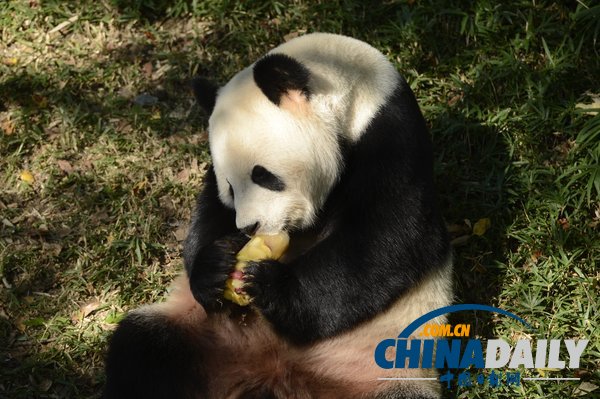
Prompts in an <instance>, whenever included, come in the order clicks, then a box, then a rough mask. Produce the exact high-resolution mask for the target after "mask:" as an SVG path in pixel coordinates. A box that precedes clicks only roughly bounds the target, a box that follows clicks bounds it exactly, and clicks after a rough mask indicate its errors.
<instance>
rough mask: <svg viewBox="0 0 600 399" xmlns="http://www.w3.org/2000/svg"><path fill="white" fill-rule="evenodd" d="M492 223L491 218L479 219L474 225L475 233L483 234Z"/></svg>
mask: <svg viewBox="0 0 600 399" xmlns="http://www.w3.org/2000/svg"><path fill="white" fill-rule="evenodd" d="M491 225H492V221H491V220H490V219H489V218H483V219H479V220H478V221H477V222H475V224H474V225H473V234H475V235H478V236H482V235H484V234H485V232H486V231H487V230H488V229H489V228H490V226H491Z"/></svg>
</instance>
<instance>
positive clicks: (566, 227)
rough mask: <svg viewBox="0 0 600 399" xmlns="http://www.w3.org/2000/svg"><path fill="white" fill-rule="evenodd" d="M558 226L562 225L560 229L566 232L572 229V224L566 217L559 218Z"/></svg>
mask: <svg viewBox="0 0 600 399" xmlns="http://www.w3.org/2000/svg"><path fill="white" fill-rule="evenodd" d="M558 224H560V227H561V228H562V229H563V230H564V231H567V230H569V228H571V224H570V223H569V220H568V219H567V218H565V217H562V218H559V219H558Z"/></svg>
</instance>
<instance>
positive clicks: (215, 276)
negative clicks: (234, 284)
mask: <svg viewBox="0 0 600 399" xmlns="http://www.w3.org/2000/svg"><path fill="white" fill-rule="evenodd" d="M246 242H248V237H246V236H245V235H243V234H241V233H235V234H231V235H228V236H225V237H223V238H221V239H218V240H216V241H215V242H213V243H212V244H209V245H207V246H205V247H204V248H203V249H202V250H201V251H200V252H199V254H198V256H196V258H195V259H194V264H193V267H192V268H191V271H190V272H189V279H190V288H191V291H192V294H193V295H194V298H195V299H196V300H197V301H198V302H199V303H200V304H201V305H202V306H203V307H204V309H205V310H207V311H209V312H211V311H213V312H214V311H219V310H222V309H225V307H226V306H225V300H224V299H223V291H224V289H225V282H226V281H227V279H228V278H229V275H230V274H231V272H232V271H233V269H234V267H235V264H236V262H237V260H236V255H237V253H238V252H239V250H240V249H242V247H243V246H244V245H245V244H246Z"/></svg>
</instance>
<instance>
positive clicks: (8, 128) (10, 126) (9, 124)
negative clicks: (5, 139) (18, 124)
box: [0, 119, 15, 136]
mask: <svg viewBox="0 0 600 399" xmlns="http://www.w3.org/2000/svg"><path fill="white" fill-rule="evenodd" d="M0 129H2V131H3V132H4V134H5V135H7V136H10V135H11V134H13V133H14V132H15V124H14V122H13V121H11V120H10V119H4V120H3V121H2V122H0Z"/></svg>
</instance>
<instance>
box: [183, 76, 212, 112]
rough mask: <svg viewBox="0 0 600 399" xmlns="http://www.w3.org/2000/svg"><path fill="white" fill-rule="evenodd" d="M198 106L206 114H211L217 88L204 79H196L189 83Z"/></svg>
mask: <svg viewBox="0 0 600 399" xmlns="http://www.w3.org/2000/svg"><path fill="white" fill-rule="evenodd" d="M190 86H191V87H192V91H193V92H194V96H195V97H196V101H197V102H198V105H200V107H202V109H203V110H204V111H205V112H206V113H207V114H208V115H210V114H212V111H213V108H214V107H215V102H216V101H217V92H218V91H219V86H218V85H217V84H216V83H215V82H212V81H210V80H208V79H206V78H202V77H196V78H194V79H192V81H191V82H190Z"/></svg>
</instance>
